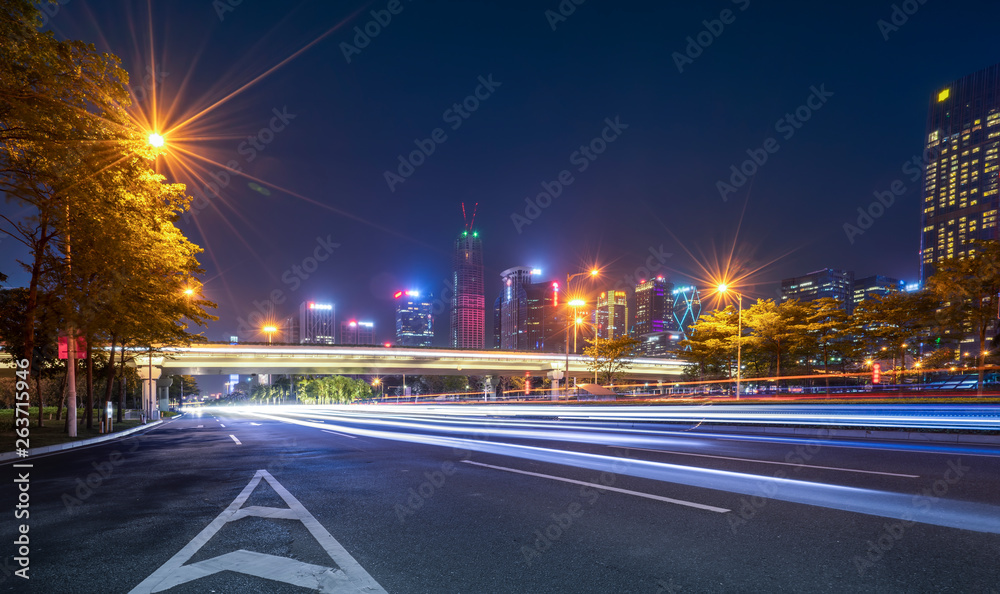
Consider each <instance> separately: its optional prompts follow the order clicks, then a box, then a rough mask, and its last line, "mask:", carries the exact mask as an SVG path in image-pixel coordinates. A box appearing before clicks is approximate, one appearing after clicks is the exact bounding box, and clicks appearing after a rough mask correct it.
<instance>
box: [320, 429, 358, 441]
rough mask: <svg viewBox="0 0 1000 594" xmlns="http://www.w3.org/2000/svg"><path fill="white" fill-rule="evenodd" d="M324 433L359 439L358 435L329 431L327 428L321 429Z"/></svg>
mask: <svg viewBox="0 0 1000 594" xmlns="http://www.w3.org/2000/svg"><path fill="white" fill-rule="evenodd" d="M320 431H322V432H323V433H333V434H334V435H339V436H341V437H349V438H351V439H357V436H356V435H348V434H346V433H337V432H336V431H329V430H327V429H320Z"/></svg>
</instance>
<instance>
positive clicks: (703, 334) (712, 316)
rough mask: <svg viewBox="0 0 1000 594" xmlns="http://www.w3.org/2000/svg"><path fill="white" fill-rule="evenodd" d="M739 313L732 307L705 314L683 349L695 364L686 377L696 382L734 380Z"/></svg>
mask: <svg viewBox="0 0 1000 594" xmlns="http://www.w3.org/2000/svg"><path fill="white" fill-rule="evenodd" d="M736 329H737V309H736V308H735V307H733V306H732V305H730V306H727V307H726V308H725V309H717V310H713V311H710V312H708V313H703V314H701V316H700V317H699V318H698V321H697V322H696V323H695V325H694V326H693V327H692V328H691V331H690V332H689V334H688V335H689V338H688V339H687V340H682V341H681V342H680V346H682V347H684V348H686V349H689V350H688V351H687V352H686V353H685V358H686V359H688V360H689V361H691V362H692V365H691V366H689V368H688V369H687V370H685V373H686V374H687V375H688V376H689V377H691V378H696V379H716V378H722V377H730V369H731V367H732V365H733V363H732V362H733V361H735V360H736Z"/></svg>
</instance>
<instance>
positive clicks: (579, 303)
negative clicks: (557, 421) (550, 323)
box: [553, 268, 601, 399]
mask: <svg viewBox="0 0 1000 594" xmlns="http://www.w3.org/2000/svg"><path fill="white" fill-rule="evenodd" d="M600 274H601V271H600V269H599V268H591V269H590V270H589V271H587V272H578V273H576V274H567V275H566V293H567V294H569V283H570V281H572V280H573V279H574V278H576V277H578V276H590V278H597V276H598V275H600ZM566 305H567V306H569V307H572V308H573V320H574V322H573V323H572V324H567V325H566V369H565V372H564V373H563V381H564V382H566V383H565V384H563V385H565V386H566V398H567V399H569V327H570V326H573V352H574V353H576V328H577V326H578V325H579V323H578V322H576V318H577V313H576V310H577V308H578V307H583V306H584V305H587V303H586V302H585V301H583V300H582V299H573V300H572V301H568V302H566ZM594 383H597V382H596V380H595V382H594ZM553 395H555V392H554V391H553Z"/></svg>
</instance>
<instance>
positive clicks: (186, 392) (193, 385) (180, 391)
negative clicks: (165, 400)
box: [169, 375, 201, 404]
mask: <svg viewBox="0 0 1000 594" xmlns="http://www.w3.org/2000/svg"><path fill="white" fill-rule="evenodd" d="M170 377H171V378H173V380H174V381H173V383H171V384H170V391H169V395H170V400H171V401H173V400H176V401H177V402H178V403H179V404H184V401H183V399H182V397H187V396H199V395H200V394H201V390H200V389H199V388H198V380H196V379H195V378H194V376H193V375H172V376H170Z"/></svg>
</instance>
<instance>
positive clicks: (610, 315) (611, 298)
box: [594, 290, 628, 338]
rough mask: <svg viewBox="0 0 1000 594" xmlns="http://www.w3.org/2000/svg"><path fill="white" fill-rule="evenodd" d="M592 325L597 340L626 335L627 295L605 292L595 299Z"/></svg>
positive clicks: (622, 292) (619, 292) (617, 292)
mask: <svg viewBox="0 0 1000 594" xmlns="http://www.w3.org/2000/svg"><path fill="white" fill-rule="evenodd" d="M594 316H595V317H594V324H595V325H596V326H597V336H598V337H599V338H618V337H620V336H624V335H625V334H627V333H628V294H627V293H625V291H614V290H612V291H607V292H604V293H601V296H600V297H598V298H597V308H596V309H595V312H594Z"/></svg>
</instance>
